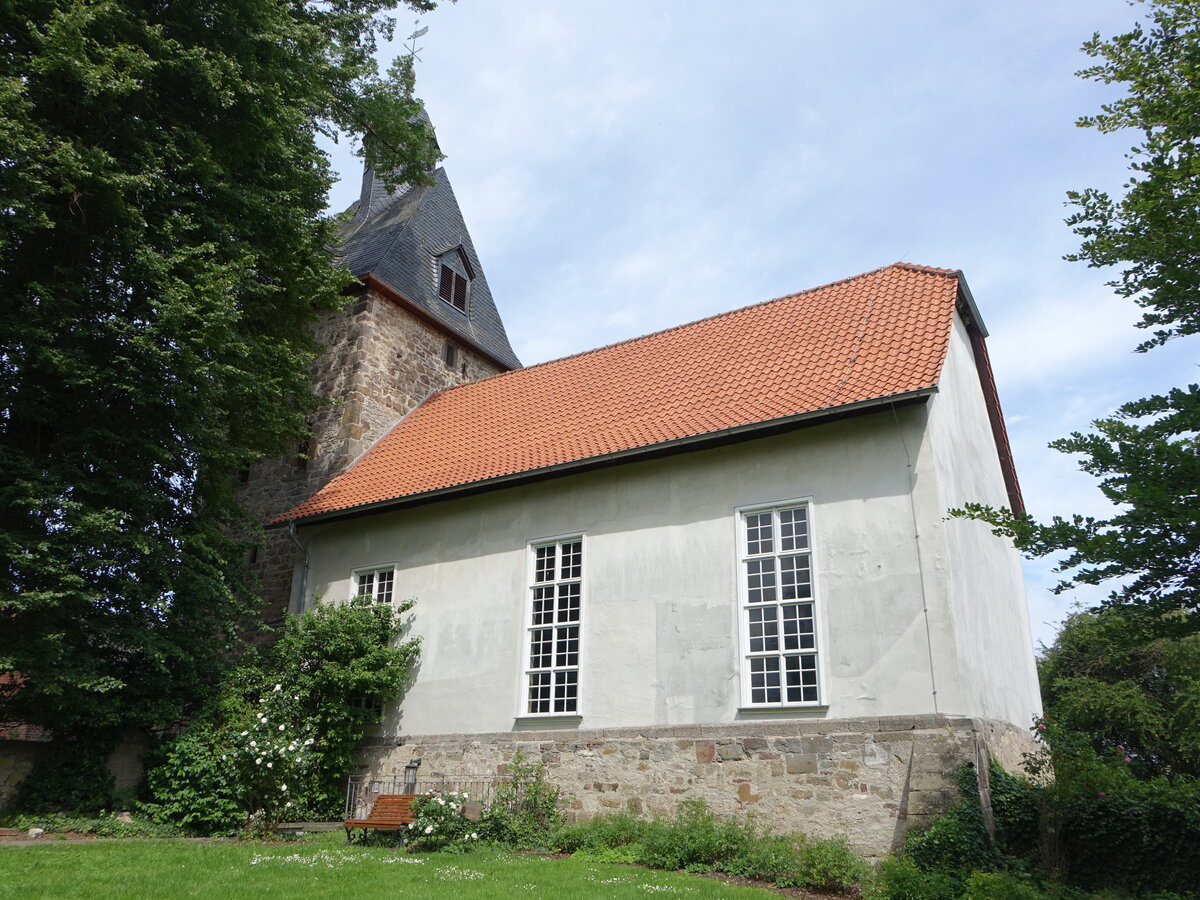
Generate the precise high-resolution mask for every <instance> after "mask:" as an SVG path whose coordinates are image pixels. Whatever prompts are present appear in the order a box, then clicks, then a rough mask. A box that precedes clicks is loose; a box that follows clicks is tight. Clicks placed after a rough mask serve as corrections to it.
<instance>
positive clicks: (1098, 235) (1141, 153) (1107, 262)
mask: <svg viewBox="0 0 1200 900" xmlns="http://www.w3.org/2000/svg"><path fill="white" fill-rule="evenodd" d="M1139 2H1142V3H1145V2H1147V0H1139ZM1149 6H1150V10H1149V22H1148V23H1147V24H1146V25H1142V24H1140V23H1139V24H1137V25H1136V26H1135V27H1134V28H1133V30H1132V31H1129V32H1127V33H1126V34H1122V35H1118V36H1116V37H1114V38H1111V39H1108V40H1105V39H1102V38H1101V37H1100V35H1099V34H1096V35H1093V36H1092V39H1091V40H1090V41H1088V42H1087V43H1086V44H1084V46H1083V49H1084V52H1086V53H1087V54H1088V55H1089V56H1091V57H1093V58H1094V59H1096V60H1098V62H1097V64H1096V65H1094V66H1091V67H1089V68H1086V69H1083V70H1082V71H1080V72H1079V73H1078V74H1079V75H1080V76H1082V77H1083V78H1088V79H1091V80H1093V81H1099V82H1102V83H1104V84H1120V85H1123V86H1124V87H1125V89H1126V94H1125V96H1124V97H1122V98H1121V99H1119V100H1116V101H1114V102H1112V103H1108V104H1105V105H1104V106H1102V107H1101V112H1100V114H1099V115H1095V116H1085V117H1084V118H1082V119H1080V120H1079V124H1080V125H1081V126H1083V127H1087V128H1096V129H1098V130H1100V131H1103V132H1117V131H1124V130H1126V129H1134V130H1136V131H1139V132H1141V135H1142V139H1141V141H1140V142H1139V143H1138V144H1137V145H1136V146H1134V147H1133V148H1132V149H1131V150H1130V152H1129V160H1130V163H1129V168H1130V170H1131V173H1132V174H1131V175H1130V177H1129V180H1128V182H1127V183H1126V185H1125V188H1126V190H1125V195H1124V196H1123V197H1119V198H1116V199H1114V198H1113V197H1111V196H1110V195H1109V194H1107V193H1105V192H1104V191H1098V190H1095V189H1089V190H1085V191H1079V192H1071V193H1069V194H1068V197H1069V198H1070V200H1071V202H1072V204H1073V205H1075V206H1076V207H1077V211H1076V212H1075V214H1074V215H1072V216H1071V217H1070V218H1069V219H1068V220H1067V223H1068V224H1069V225H1071V226H1073V227H1074V229H1075V232H1076V233H1077V234H1079V235H1080V236H1081V237H1082V238H1083V243H1082V245H1081V246H1080V249H1079V252H1078V253H1076V254H1073V255H1072V256H1070V257H1068V258H1069V259H1074V260H1082V261H1084V262H1086V263H1088V265H1089V266H1095V267H1106V266H1115V265H1120V266H1123V267H1124V268H1123V269H1122V271H1121V276H1120V278H1119V279H1118V280H1117V281H1114V282H1113V283H1112V285H1113V287H1115V288H1116V289H1117V292H1118V293H1119V294H1120V295H1121V296H1124V297H1130V298H1132V299H1134V300H1135V302H1137V303H1138V304H1139V305H1140V306H1142V307H1143V308H1145V309H1146V310H1147V312H1146V313H1145V315H1144V317H1143V318H1142V321H1141V327H1143V328H1147V329H1152V330H1153V337H1151V338H1150V339H1149V340H1147V341H1146V342H1145V343H1143V344H1142V345H1141V347H1140V348H1139V349H1141V350H1146V349H1148V348H1150V347H1153V346H1155V345H1158V344H1162V343H1164V342H1165V341H1167V340H1169V339H1171V338H1172V337H1176V336H1178V335H1184V334H1195V333H1196V332H1197V331H1200V291H1198V289H1200V245H1198V244H1197V242H1196V236H1197V235H1198V234H1200V143H1198V137H1200V3H1197V2H1196V0H1149Z"/></svg>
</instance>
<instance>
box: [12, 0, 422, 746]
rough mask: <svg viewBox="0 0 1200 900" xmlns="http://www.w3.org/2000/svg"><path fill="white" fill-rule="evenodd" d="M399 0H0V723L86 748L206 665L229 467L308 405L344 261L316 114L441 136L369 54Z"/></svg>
mask: <svg viewBox="0 0 1200 900" xmlns="http://www.w3.org/2000/svg"><path fill="white" fill-rule="evenodd" d="M405 2H406V5H407V6H409V7H411V8H414V9H425V8H429V7H431V6H432V5H433V3H432V2H428V0H405ZM395 5H396V0H325V2H315V0H312V2H305V0H237V2H225V0H219V2H218V0H211V2H187V3H172V2H163V0H120V2H118V0H11V2H8V3H5V4H2V5H0V198H3V199H2V202H0V618H2V620H3V622H4V627H3V628H0V673H7V675H8V677H7V678H5V679H4V680H3V682H2V683H0V721H5V720H8V721H13V720H16V721H22V722H28V723H35V724H42V725H46V726H49V727H50V728H52V729H53V730H54V731H55V732H56V734H59V735H62V736H65V737H69V736H72V735H74V736H76V737H80V738H82V737H85V736H86V737H87V738H88V741H89V742H90V744H91V745H94V746H99V745H102V744H103V743H104V741H105V740H111V737H112V735H113V733H114V732H115V730H116V729H120V728H123V727H125V726H127V725H129V724H149V723H165V722H169V721H171V720H172V719H174V718H175V717H176V716H178V715H180V714H181V713H183V712H185V711H186V710H187V708H188V703H189V702H191V700H193V699H194V697H195V695H196V693H197V691H198V690H199V689H201V688H203V687H204V686H205V685H209V684H212V683H214V681H215V677H214V673H215V671H216V669H217V667H218V664H219V660H220V655H221V652H222V651H223V649H224V644H223V640H228V639H229V638H230V637H231V636H232V635H235V634H236V633H237V630H238V626H239V620H240V618H241V617H242V616H243V614H244V613H245V612H246V611H247V609H249V608H250V605H251V604H252V600H253V598H252V592H251V585H250V582H249V578H248V576H247V573H246V571H245V569H244V566H243V565H242V564H241V562H240V559H239V557H240V555H241V548H239V546H238V545H237V543H236V542H235V541H234V540H233V539H232V538H231V537H230V535H231V534H232V533H233V531H232V530H231V526H236V525H237V524H238V523H239V516H240V513H239V511H238V509H237V506H236V503H235V502H234V500H233V498H232V494H231V490H230V483H231V481H232V478H231V475H232V473H233V472H234V471H235V470H237V469H239V468H242V467H244V466H246V465H248V464H249V463H250V462H252V461H253V460H255V459H258V458H261V457H263V456H264V455H272V454H275V453H278V452H280V451H281V450H282V448H283V447H285V446H287V445H288V444H289V443H290V442H292V441H294V440H295V439H296V438H297V436H298V435H299V434H300V432H301V431H302V428H303V415H304V412H305V411H306V410H307V409H309V408H310V406H311V405H312V403H313V398H312V396H311V393H310V390H309V386H308V378H307V374H306V364H307V361H308V360H309V359H310V358H311V354H312V353H313V352H314V349H315V348H314V345H313V341H312V339H311V337H310V335H309V331H308V325H309V324H310V323H311V322H312V321H313V319H314V317H315V316H316V315H317V314H318V313H319V312H320V311H322V310H327V309H331V308H335V307H337V306H338V304H339V303H340V295H341V290H342V288H343V287H344V285H345V284H346V280H347V275H346V274H345V273H344V272H339V271H337V270H335V269H334V268H333V267H332V266H331V265H330V261H329V257H328V254H327V252H326V249H325V248H326V246H327V245H328V244H329V242H330V239H331V226H330V222H329V221H328V219H327V218H326V217H325V216H324V215H323V212H322V211H323V209H324V206H325V201H326V194H327V189H328V187H329V184H330V180H331V179H330V172H329V168H328V164H327V161H326V158H325V156H324V154H323V153H322V152H321V151H320V150H319V149H318V147H317V145H316V140H317V138H318V136H319V135H321V134H326V135H336V134H337V133H338V132H339V131H350V132H353V133H356V134H362V135H368V136H370V137H371V138H372V140H370V141H369V142H366V147H365V152H366V153H367V155H368V158H369V159H370V161H371V162H373V163H374V164H375V165H376V166H377V167H378V168H379V169H380V170H381V171H389V170H396V171H397V173H398V177H399V178H401V179H403V180H408V181H419V180H421V179H423V178H426V177H427V173H428V171H429V169H430V168H431V167H432V165H433V164H434V163H435V162H436V159H437V154H436V148H435V146H434V145H433V143H432V142H431V140H430V136H429V133H428V129H427V127H426V126H425V125H424V124H423V122H422V121H421V119H420V117H419V116H418V115H417V113H418V111H419V104H418V102H417V101H416V100H415V99H414V98H413V96H412V90H411V89H412V74H411V71H410V68H409V66H408V64H407V61H405V60H401V61H400V63H398V64H397V65H395V66H393V67H392V68H391V69H390V70H389V71H388V72H387V73H386V74H380V73H379V72H378V71H377V69H376V65H375V62H374V60H373V57H372V52H373V50H374V49H375V44H376V41H377V39H378V38H379V37H381V36H386V35H387V34H389V32H390V27H391V26H390V23H389V20H388V19H387V18H386V17H385V16H384V15H383V13H385V12H386V11H387V10H388V9H390V8H392V7H394V6H395Z"/></svg>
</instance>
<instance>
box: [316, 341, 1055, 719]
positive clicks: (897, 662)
mask: <svg viewBox="0 0 1200 900" xmlns="http://www.w3.org/2000/svg"><path fill="white" fill-rule="evenodd" d="M965 340H966V339H965V332H964V331H963V330H962V328H961V325H956V330H955V333H954V336H953V339H952V347H951V351H950V355H949V358H948V361H947V365H946V370H945V372H944V377H943V379H942V384H941V385H940V391H941V393H939V394H938V395H937V396H936V397H934V398H933V399H932V400H931V401H930V402H929V404H928V405H927V404H917V405H909V406H902V407H898V408H896V409H894V410H893V409H891V408H885V409H883V410H882V411H880V412H876V413H871V414H867V415H862V416H859V417H855V418H850V419H844V420H841V421H837V422H832V423H828V424H824V425H817V426H812V427H808V428H801V429H798V430H795V431H792V432H788V433H785V434H781V435H776V436H773V437H766V438H761V439H757V440H751V441H745V442H742V443H738V444H733V445H728V446H725V447H720V448H715V449H709V450H699V451H692V452H688V453H683V454H679V455H675V456H669V457H664V458H661V459H657V460H649V461H643V462H636V463H628V464H624V465H620V466H614V467H611V468H606V469H600V470H596V471H593V472H588V473H581V474H577V475H569V476H562V477H558V478H554V479H550V480H546V481H542V482H537V483H534V484H527V485H523V486H518V487H511V488H506V489H502V490H496V491H492V492H488V493H483V494H478V495H475V496H472V497H464V498H461V499H455V500H445V501H441V502H436V503H429V504H425V505H421V506H416V507H412V508H409V509H406V510H399V511H395V512H383V513H376V514H373V515H369V516H363V517H360V518H356V519H350V520H346V521H342V522H334V523H328V524H324V525H317V526H311V527H308V528H305V529H303V531H302V533H301V535H302V540H303V541H304V542H305V543H306V544H308V545H309V546H310V563H311V568H310V572H309V578H308V585H309V591H310V602H311V595H317V596H320V597H323V598H326V599H336V600H341V599H344V598H346V597H348V596H349V594H350V592H351V572H352V570H353V569H355V568H359V567H366V566H377V565H384V564H393V563H394V564H395V565H396V568H397V573H396V584H395V591H396V596H397V597H398V598H405V597H410V596H411V597H415V598H416V599H417V605H416V607H415V609H414V611H413V616H412V627H413V633H415V634H417V635H420V636H421V638H422V640H423V645H422V650H421V662H420V668H419V670H418V673H417V677H416V680H415V683H414V684H413V686H412V688H411V689H410V691H409V692H408V694H407V696H406V697H405V699H404V701H403V703H402V704H401V708H400V709H399V710H396V711H393V712H392V713H391V714H390V715H389V718H388V720H387V722H386V725H385V727H386V728H387V730H388V731H389V732H392V733H397V734H399V733H403V734H448V733H478V732H494V731H508V730H510V729H514V728H522V727H536V726H538V724H539V720H536V719H535V720H523V719H522V718H521V708H522V697H523V690H522V689H523V683H522V668H523V662H524V656H525V653H526V652H527V650H526V646H525V642H526V640H527V638H526V632H525V617H526V615H527V609H526V604H527V602H528V585H527V583H526V578H527V573H528V556H527V554H528V543H529V541H532V540H537V539H541V538H547V537H554V536H563V535H570V534H576V533H581V534H583V535H584V542H585V543H584V599H583V604H584V605H583V616H582V628H581V632H582V645H581V679H580V680H581V685H580V712H581V718H580V720H579V725H580V727H583V728H614V727H626V726H648V725H698V724H709V723H714V722H732V721H737V720H739V719H742V718H746V717H747V716H748V715H754V714H748V713H745V712H743V711H740V707H741V705H742V703H741V700H742V697H741V693H742V684H741V677H742V676H741V669H740V665H739V662H740V659H739V647H738V637H737V635H738V621H737V615H738V611H737V610H738V607H737V603H738V599H737V598H738V580H737V579H738V562H737V537H736V512H735V511H736V510H737V509H738V508H739V507H746V506H752V505H756V504H766V503H772V502H776V501H786V500H798V499H807V500H808V501H809V502H810V503H811V506H810V510H811V517H812V529H813V567H814V579H815V592H816V599H817V603H818V609H819V616H820V619H819V631H820V651H821V664H820V674H821V680H822V694H823V697H822V700H823V704H822V706H821V707H820V708H807V709H806V708H799V709H796V708H793V709H792V710H790V711H789V713H788V715H793V716H801V717H813V716H820V717H829V718H848V717H870V716H885V715H886V716H891V715H910V714H923V713H932V712H941V713H947V714H958V715H969V716H986V717H991V718H997V719H1001V720H1004V721H1008V722H1011V723H1013V724H1016V725H1018V726H1024V725H1027V724H1028V721H1029V718H1030V716H1031V715H1033V714H1034V713H1035V712H1036V711H1037V688H1036V676H1035V674H1034V672H1033V661H1032V650H1031V648H1030V641H1029V629H1028V619H1027V612H1026V608H1025V599H1024V590H1023V585H1022V582H1021V576H1020V567H1019V561H1018V560H1017V558H1016V555H1015V553H1014V552H1013V551H1012V550H1011V548H1010V547H1008V546H1007V545H1005V543H1004V542H1002V541H1000V540H999V539H998V538H994V537H993V536H991V534H990V533H989V532H988V530H987V529H986V527H985V526H983V525H980V524H978V523H968V522H958V521H951V522H944V521H943V516H944V514H945V511H946V509H947V508H948V507H949V506H951V505H954V504H958V503H961V502H963V501H964V500H967V499H979V500H983V501H985V502H992V503H1000V502H1003V480H1002V478H1001V475H1000V470H999V465H998V463H996V461H995V446H994V442H993V440H992V436H991V431H990V428H989V426H988V422H987V415H986V408H985V407H984V405H983V397H982V393H981V392H980V390H979V387H978V377H977V375H976V374H975V372H974V364H973V362H972V358H971V356H970V347H969V344H967V343H965ZM972 386H973V387H972ZM997 491H999V493H997ZM918 535H919V538H918ZM935 685H936V689H937V694H936V696H935V694H934V687H935ZM556 724H557V723H556Z"/></svg>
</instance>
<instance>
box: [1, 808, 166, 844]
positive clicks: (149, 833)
mask: <svg viewBox="0 0 1200 900" xmlns="http://www.w3.org/2000/svg"><path fill="white" fill-rule="evenodd" d="M9 823H10V824H11V826H12V827H13V828H19V829H21V830H22V831H28V830H29V829H30V828H41V829H43V830H45V831H46V833H47V834H86V835H92V836H94V837H117V838H158V837H161V838H170V837H179V835H180V831H179V829H178V828H175V827H173V826H171V825H164V824H161V823H158V822H151V821H147V820H145V819H134V820H133V821H132V822H123V821H121V820H120V819H118V818H117V817H116V816H115V815H99V816H81V815H69V814H67V813H50V814H49V815H18V816H13V817H12V818H10V819H9Z"/></svg>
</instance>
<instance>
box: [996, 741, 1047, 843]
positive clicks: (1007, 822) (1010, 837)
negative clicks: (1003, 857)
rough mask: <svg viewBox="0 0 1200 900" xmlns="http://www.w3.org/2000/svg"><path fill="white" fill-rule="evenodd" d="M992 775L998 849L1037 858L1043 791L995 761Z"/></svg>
mask: <svg viewBox="0 0 1200 900" xmlns="http://www.w3.org/2000/svg"><path fill="white" fill-rule="evenodd" d="M988 775H989V780H990V782H991V792H992V815H993V818H994V820H995V823H996V845H997V847H998V848H999V849H1000V850H1002V851H1003V852H1004V853H1007V854H1008V855H1010V856H1016V857H1020V858H1022V859H1033V858H1034V857H1035V856H1036V853H1037V846H1038V816H1039V809H1038V803H1039V793H1040V791H1039V788H1038V787H1037V785H1034V784H1032V783H1031V782H1030V781H1028V780H1027V779H1025V778H1020V777H1018V776H1016V775H1010V774H1009V773H1008V772H1006V771H1004V769H1003V768H1002V767H1001V766H1000V764H999V763H998V762H996V761H995V760H992V762H991V765H990V766H989V769H988Z"/></svg>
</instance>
